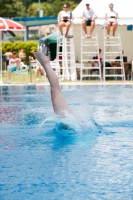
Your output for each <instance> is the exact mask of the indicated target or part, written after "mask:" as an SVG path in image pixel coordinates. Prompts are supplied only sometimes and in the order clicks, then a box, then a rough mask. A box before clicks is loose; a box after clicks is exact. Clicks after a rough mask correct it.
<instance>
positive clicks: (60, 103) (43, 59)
mask: <svg viewBox="0 0 133 200" xmlns="http://www.w3.org/2000/svg"><path fill="white" fill-rule="evenodd" d="M34 56H35V57H36V58H37V60H38V61H39V62H40V64H41V65H42V67H43V68H44V69H45V72H46V74H47V77H48V80H49V83H50V86H51V99H52V104H53V109H54V111H55V113H56V114H58V115H60V116H63V117H65V113H64V111H67V112H68V113H71V114H73V112H72V110H71V109H70V108H69V106H68V104H67V102H66V100H65V98H64V97H63V95H62V93H61V90H60V86H59V82H58V78H57V76H56V74H55V72H54V71H53V69H52V68H51V66H50V61H49V58H48V57H47V56H45V55H44V54H43V53H42V52H41V51H36V52H34Z"/></svg>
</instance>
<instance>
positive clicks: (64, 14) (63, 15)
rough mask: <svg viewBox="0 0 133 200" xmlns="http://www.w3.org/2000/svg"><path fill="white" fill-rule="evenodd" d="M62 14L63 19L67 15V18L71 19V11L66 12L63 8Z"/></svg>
mask: <svg viewBox="0 0 133 200" xmlns="http://www.w3.org/2000/svg"><path fill="white" fill-rule="evenodd" d="M60 16H61V20H63V17H67V20H69V21H70V11H67V12H65V11H64V10H63V11H61V13H60Z"/></svg>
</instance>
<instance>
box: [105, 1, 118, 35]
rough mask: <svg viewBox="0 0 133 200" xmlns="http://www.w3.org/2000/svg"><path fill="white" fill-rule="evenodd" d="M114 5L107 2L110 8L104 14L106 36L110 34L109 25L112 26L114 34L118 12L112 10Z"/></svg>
mask: <svg viewBox="0 0 133 200" xmlns="http://www.w3.org/2000/svg"><path fill="white" fill-rule="evenodd" d="M113 7H114V5H113V4H112V3H111V4H109V8H110V10H109V11H108V12H107V13H106V14H105V17H104V18H105V19H106V26H107V38H109V36H110V26H113V34H112V35H113V36H115V32H116V29H117V19H118V13H117V12H116V11H114V10H113Z"/></svg>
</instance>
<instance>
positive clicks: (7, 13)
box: [0, 0, 26, 18]
mask: <svg viewBox="0 0 133 200" xmlns="http://www.w3.org/2000/svg"><path fill="white" fill-rule="evenodd" d="M0 5H1V6H0V15H1V17H9V18H11V17H16V16H24V15H25V14H26V9H25V6H24V5H23V3H22V1H19V0H4V2H3V0H0Z"/></svg>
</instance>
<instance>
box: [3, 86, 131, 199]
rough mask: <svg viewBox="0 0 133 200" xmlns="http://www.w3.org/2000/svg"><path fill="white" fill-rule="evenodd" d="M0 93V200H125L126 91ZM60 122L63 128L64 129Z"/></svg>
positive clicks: (43, 89) (128, 196) (26, 88)
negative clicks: (60, 109) (61, 99)
mask: <svg viewBox="0 0 133 200" xmlns="http://www.w3.org/2000/svg"><path fill="white" fill-rule="evenodd" d="M61 89H62V92H63V95H64V96H65V98H66V100H67V102H68V104H69V106H70V107H71V108H72V109H73V111H74V112H75V113H76V115H77V119H75V118H74V117H73V116H68V118H67V119H65V120H64V119H60V118H58V117H57V116H56V115H55V114H54V112H53V108H52V104H51V97H50V91H49V86H22V87H20V86H19V87H17V86H16V87H13V86H10V87H6V86H4V87H1V88H0V200H21V199H22V200H27V199H28V200H34V199H35V200H70V199H72V200H100V199H101V200H104V199H105V200H108V199H110V200H116V199H119V200H130V199H131V200H132V199H133V86H62V88H61ZM66 124H67V126H66Z"/></svg>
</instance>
